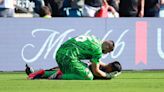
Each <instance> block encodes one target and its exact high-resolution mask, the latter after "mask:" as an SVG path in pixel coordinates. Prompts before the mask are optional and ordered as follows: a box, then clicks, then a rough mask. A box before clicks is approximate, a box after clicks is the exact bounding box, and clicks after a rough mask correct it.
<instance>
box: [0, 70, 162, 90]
mask: <svg viewBox="0 0 164 92" xmlns="http://www.w3.org/2000/svg"><path fill="white" fill-rule="evenodd" d="M26 77H27V76H26V75H25V73H24V72H0V92H164V71H123V72H122V74H121V75H120V76H118V77H117V78H115V79H112V80H92V81H89V80H27V79H26Z"/></svg>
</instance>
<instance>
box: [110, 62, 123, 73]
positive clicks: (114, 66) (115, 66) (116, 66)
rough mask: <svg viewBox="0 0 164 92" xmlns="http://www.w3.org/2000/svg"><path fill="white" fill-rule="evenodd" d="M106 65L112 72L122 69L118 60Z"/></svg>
mask: <svg viewBox="0 0 164 92" xmlns="http://www.w3.org/2000/svg"><path fill="white" fill-rule="evenodd" d="M108 65H109V66H111V67H112V72H114V71H118V72H120V71H122V66H121V64H120V63H119V62H118V61H114V62H112V63H109V64H108Z"/></svg>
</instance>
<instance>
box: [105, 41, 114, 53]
mask: <svg viewBox="0 0 164 92" xmlns="http://www.w3.org/2000/svg"><path fill="white" fill-rule="evenodd" d="M114 46H115V44H114V41H112V40H106V41H104V42H103V43H102V52H103V54H107V53H110V52H112V51H113V50H114Z"/></svg>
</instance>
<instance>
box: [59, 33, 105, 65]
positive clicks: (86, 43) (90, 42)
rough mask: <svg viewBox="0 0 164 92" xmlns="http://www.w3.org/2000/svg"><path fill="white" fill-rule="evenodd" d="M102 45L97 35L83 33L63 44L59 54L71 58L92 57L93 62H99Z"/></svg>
mask: <svg viewBox="0 0 164 92" xmlns="http://www.w3.org/2000/svg"><path fill="white" fill-rule="evenodd" d="M101 45H102V43H101V41H100V40H98V39H97V38H96V37H95V36H93V35H91V36H90V35H81V36H78V37H75V38H71V39H69V40H68V41H66V42H65V43H64V44H63V45H61V47H60V48H59V50H58V51H57V54H59V53H60V55H63V56H64V55H66V56H67V57H69V58H71V59H78V60H83V59H90V61H91V62H95V63H99V59H100V58H101V56H102V48H101ZM60 57H61V56H60Z"/></svg>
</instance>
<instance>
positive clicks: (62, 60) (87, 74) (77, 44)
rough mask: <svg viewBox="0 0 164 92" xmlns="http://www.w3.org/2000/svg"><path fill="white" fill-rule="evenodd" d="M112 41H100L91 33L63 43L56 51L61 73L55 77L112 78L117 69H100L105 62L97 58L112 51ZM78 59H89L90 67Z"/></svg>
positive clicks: (70, 78) (81, 78) (104, 65)
mask: <svg viewBox="0 0 164 92" xmlns="http://www.w3.org/2000/svg"><path fill="white" fill-rule="evenodd" d="M113 49H114V42H113V41H111V40H106V41H103V42H102V41H100V40H98V39H97V38H96V37H95V36H93V35H80V36H77V37H75V38H71V39H69V40H68V41H66V42H65V43H63V44H62V45H61V46H60V48H59V49H58V51H57V53H56V61H57V64H58V66H59V68H60V71H61V72H62V74H61V75H60V76H57V77H56V76H55V79H64V80H93V79H94V76H96V77H99V78H107V79H108V78H109V79H111V78H113V77H114V76H115V75H117V73H118V72H117V71H114V72H111V73H107V72H104V71H102V70H100V66H101V67H102V68H105V67H107V64H105V63H103V62H101V61H100V60H99V59H100V58H101V57H102V54H107V53H110V52H111V51H113ZM80 60H90V62H91V64H90V69H89V67H88V65H87V64H85V63H84V62H82V61H80Z"/></svg>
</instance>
